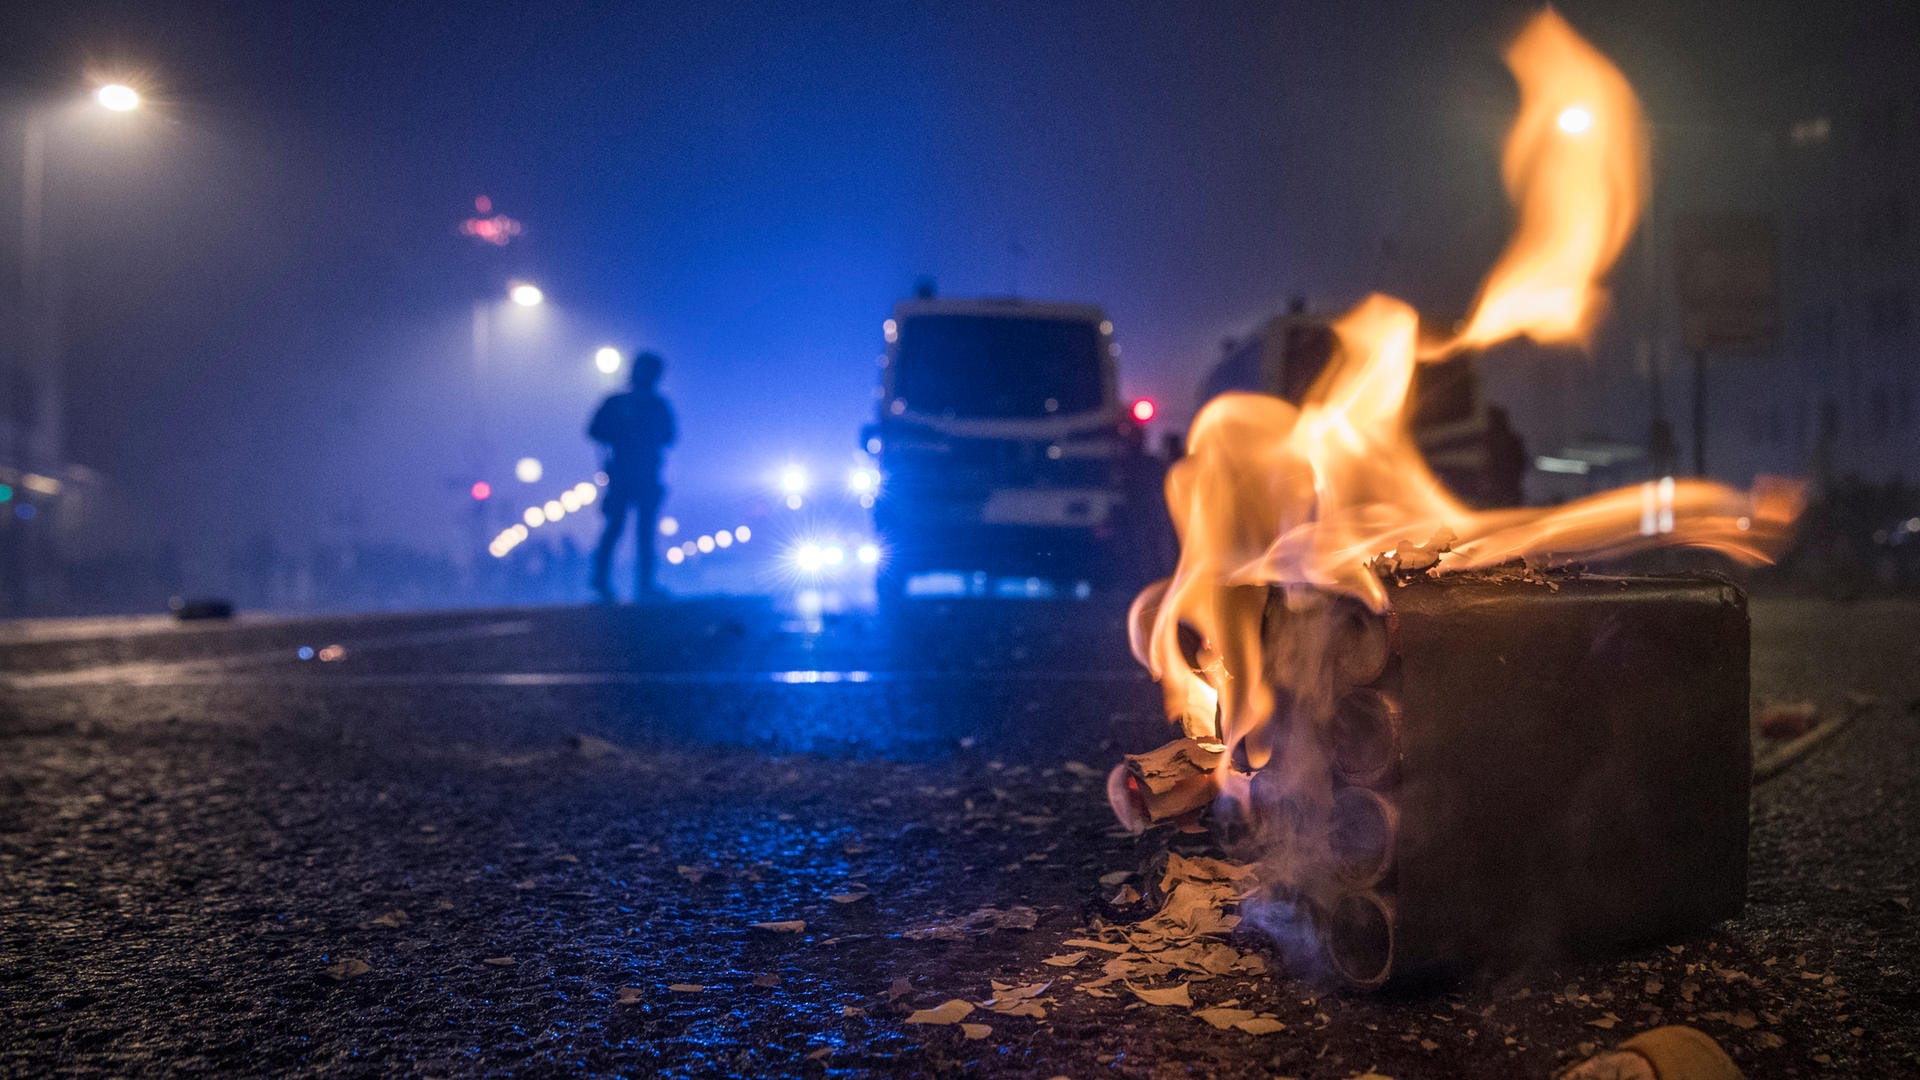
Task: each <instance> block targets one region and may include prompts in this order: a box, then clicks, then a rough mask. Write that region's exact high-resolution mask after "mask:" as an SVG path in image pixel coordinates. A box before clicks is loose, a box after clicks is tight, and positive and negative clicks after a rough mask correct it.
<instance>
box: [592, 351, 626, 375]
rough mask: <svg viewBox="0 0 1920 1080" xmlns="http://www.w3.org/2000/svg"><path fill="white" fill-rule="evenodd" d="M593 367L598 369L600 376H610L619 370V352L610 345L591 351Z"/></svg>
mask: <svg viewBox="0 0 1920 1080" xmlns="http://www.w3.org/2000/svg"><path fill="white" fill-rule="evenodd" d="M593 366H594V367H596V368H599V369H600V373H601V374H602V375H612V374H613V373H615V372H617V371H619V370H620V350H619V349H616V348H614V347H613V346H611V345H602V346H601V347H599V348H598V349H595V350H594V351H593Z"/></svg>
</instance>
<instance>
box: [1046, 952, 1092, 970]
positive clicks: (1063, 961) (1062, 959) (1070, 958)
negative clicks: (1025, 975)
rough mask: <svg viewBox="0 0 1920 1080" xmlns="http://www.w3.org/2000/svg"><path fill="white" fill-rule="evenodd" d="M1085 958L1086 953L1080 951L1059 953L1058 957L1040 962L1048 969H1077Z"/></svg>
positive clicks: (1050, 957) (1051, 957)
mask: <svg viewBox="0 0 1920 1080" xmlns="http://www.w3.org/2000/svg"><path fill="white" fill-rule="evenodd" d="M1086 958H1087V952H1086V950H1085V949H1082V950H1080V951H1079V952H1070V953H1061V954H1060V955H1059V956H1049V957H1047V958H1046V959H1045V960H1042V961H1040V962H1041V963H1043V964H1046V965H1048V966H1050V967H1063V968H1067V967H1068V968H1069V967H1079V966H1080V961H1082V960H1085V959H1086Z"/></svg>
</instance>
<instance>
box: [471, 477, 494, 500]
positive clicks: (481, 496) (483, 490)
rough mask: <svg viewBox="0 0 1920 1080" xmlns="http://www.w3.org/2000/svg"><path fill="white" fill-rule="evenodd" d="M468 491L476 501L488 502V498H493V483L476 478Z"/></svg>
mask: <svg viewBox="0 0 1920 1080" xmlns="http://www.w3.org/2000/svg"><path fill="white" fill-rule="evenodd" d="M467 491H468V493H469V494H471V495H472V496H473V501H474V502H486V501H487V500H488V499H491V498H493V485H492V484H489V483H487V482H486V481H485V480H475V481H474V482H473V486H472V487H470V488H468V489H467Z"/></svg>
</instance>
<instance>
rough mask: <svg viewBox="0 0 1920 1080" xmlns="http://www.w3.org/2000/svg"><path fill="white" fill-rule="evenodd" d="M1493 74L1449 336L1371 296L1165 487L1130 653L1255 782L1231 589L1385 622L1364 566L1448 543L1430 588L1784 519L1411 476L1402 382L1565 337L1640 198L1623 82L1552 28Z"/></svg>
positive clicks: (1706, 493)
mask: <svg viewBox="0 0 1920 1080" xmlns="http://www.w3.org/2000/svg"><path fill="white" fill-rule="evenodd" d="M1508 63H1509V66H1510V67H1511V68H1512V69H1513V71H1514V74H1515V76H1516V78H1517V79H1518V81H1519V84H1520V90H1521V110H1520V116H1519V119H1518V121H1517V122H1516V124H1515V126H1514V129H1513V131H1512V134H1511V136H1510V138H1509V141H1508V144H1507V149H1506V156H1505V169H1504V172H1505V179H1506V185H1507V188H1508V191H1509V194H1510V196H1511V197H1512V199H1513V201H1514V202H1515V204H1516V207H1517V212H1518V213H1517V216H1518V223H1517V225H1518V227H1517V230H1516V233H1515V235H1514V237H1513V240H1512V242H1511V243H1510V244H1509V246H1508V247H1507V249H1506V251H1505V253H1504V254H1503V255H1502V256H1501V258H1500V260H1499V262H1498V263H1497V265H1496V266H1495V267H1494V269H1493V271H1492V272H1491V273H1490V274H1489V276H1488V278H1487V281H1486V283H1485V285H1484V287H1483V289H1482V292H1481V295H1480V298H1479V301H1478V303H1477V304H1476V306H1475V309H1474V312H1473V314H1472V316H1471V317H1470V318H1469V319H1468V321H1467V323H1466V326H1465V329H1464V330H1463V331H1461V332H1460V333H1459V334H1458V336H1457V337H1455V338H1453V339H1452V340H1450V341H1446V342H1443V343H1440V344H1430V345H1428V346H1427V347H1426V348H1425V349H1422V347H1421V343H1420V339H1419V319H1418V316H1417V315H1416V314H1415V312H1414V311H1413V309H1412V308H1410V307H1408V306H1407V305H1406V304H1404V303H1401V302H1400V301H1398V300H1395V299H1393V298H1391V297H1386V296H1378V295H1376V296H1372V297H1369V298H1368V299H1367V300H1365V301H1364V302H1362V303H1361V304H1360V305H1359V306H1358V307H1357V308H1355V309H1354V310H1353V311H1351V312H1349V313H1348V314H1347V315H1345V316H1343V317H1342V318H1341V319H1339V320H1338V321H1337V322H1336V323H1335V324H1334V326H1333V330H1334V334H1335V338H1336V341H1337V349H1336V352H1335V356H1334V358H1333V360H1332V361H1331V362H1330V363H1329V364H1328V365H1327V368H1326V370H1325V371H1324V372H1323V373H1322V374H1321V376H1320V377H1319V379H1318V381H1317V382H1316V383H1315V384H1314V386H1313V387H1312V388H1311V389H1310V390H1309V391H1308V393H1307V394H1306V396H1305V399H1304V400H1303V401H1302V403H1301V404H1300V406H1299V407H1297V408H1296V407H1295V406H1294V405H1292V404H1289V403H1288V402H1286V401H1282V400H1280V399H1278V398H1274V397H1268V396H1265V395H1259V394H1229V395H1224V396H1222V397H1219V398H1216V399H1214V400H1213V401H1212V402H1210V403H1209V404H1208V405H1207V406H1206V408H1205V409H1203V410H1202V411H1201V413H1200V415H1199V416H1198V417H1197V418H1196V419H1195V421H1194V424H1193V429H1192V432H1191V433H1190V435H1189V438H1188V453H1187V456H1186V457H1185V458H1184V459H1183V460H1182V461H1180V462H1179V463H1178V464H1177V465H1175V466H1174V468H1173V469H1172V470H1171V472H1170V473H1169V474H1168V476H1167V482H1166V496H1167V506H1168V509H1169V511H1170V513H1171V514H1172V516H1173V520H1174V525H1175V528H1176V531H1177V533H1178V535H1179V539H1180V560H1179V563H1178V565H1177V567H1176V569H1175V571H1174V574H1173V576H1172V578H1170V579H1169V580H1167V581H1164V582H1161V583H1159V584H1157V585H1155V586H1153V587H1151V588H1149V589H1148V590H1147V591H1146V592H1143V593H1142V594H1141V595H1140V597H1139V599H1137V600H1136V601H1135V603H1134V609H1133V612H1132V626H1131V630H1132V643H1133V646H1134V652H1135V655H1136V656H1138V657H1139V658H1140V660H1141V662H1142V663H1144V664H1145V665H1146V666H1147V667H1148V669H1149V670H1150V671H1151V672H1152V673H1153V675H1154V677H1155V678H1156V679H1158V680H1159V681H1160V683H1161V686H1162V688H1163V690H1164V692H1165V695H1166V705H1167V712H1168V715H1169V716H1170V717H1172V718H1173V719H1175V720H1177V721H1178V722H1180V723H1181V724H1182V726H1183V727H1184V728H1185V731H1186V734H1187V735H1188V736H1190V737H1193V738H1197V739H1201V740H1206V741H1215V742H1225V743H1228V744H1230V745H1241V746H1242V747H1243V749H1244V751H1245V753H1244V758H1245V760H1246V761H1247V763H1248V764H1250V765H1252V766H1253V767H1255V768H1259V767H1260V766H1262V765H1263V764H1265V762H1266V760H1267V758H1268V756H1269V755H1270V753H1271V750H1270V748H1269V747H1268V745H1267V733H1266V730H1265V729H1266V726H1267V723H1268V720H1269V718H1270V716H1271V714H1272V711H1273V707H1274V703H1273V700H1272V694H1271V691H1270V690H1269V689H1268V687H1267V680H1266V679H1265V678H1263V677H1260V674H1259V673H1261V672H1263V671H1264V667H1263V663H1264V662H1266V658H1263V657H1262V656H1260V655H1259V649H1260V647H1261V634H1260V617H1261V611H1260V607H1259V603H1258V602H1257V601H1255V600H1251V599H1249V598H1248V597H1247V596H1246V594H1245V591H1244V590H1241V591H1236V590H1234V589H1232V588H1231V586H1235V585H1255V584H1257V585H1280V586H1291V585H1307V586H1314V587H1318V588H1321V589H1326V590H1331V591H1335V592H1341V593H1346V594H1349V595H1352V596H1355V597H1358V598H1360V599H1362V600H1363V601H1365V602H1366V603H1367V604H1369V605H1370V606H1372V607H1373V608H1374V609H1376V610H1382V609H1385V608H1386V607H1387V604H1388V599H1387V592H1386V587H1385V585H1384V584H1383V582H1382V580H1381V578H1380V576H1379V575H1378V574H1376V573H1375V571H1374V567H1373V561H1374V560H1375V559H1377V558H1379V557H1381V556H1383V555H1386V556H1392V555H1393V554H1394V553H1396V552H1397V551H1401V550H1404V549H1406V548H1408V547H1410V546H1415V545H1428V546H1429V548H1430V549H1437V548H1442V547H1445V544H1433V543H1432V541H1433V540H1434V539H1435V538H1439V539H1441V540H1443V541H1445V540H1450V542H1451V550H1450V552H1449V554H1447V555H1446V556H1445V558H1444V559H1443V561H1442V564H1441V566H1440V569H1441V570H1443V571H1446V570H1465V569H1474V568H1481V567H1488V566H1493V565H1496V564H1499V563H1502V562H1506V561H1508V560H1511V559H1513V558H1515V557H1518V556H1525V555H1536V556H1539V555H1553V556H1564V557H1576V558H1577V557H1586V558H1596V557H1608V556H1615V555H1621V554H1625V553H1628V552H1631V551H1634V550H1638V549H1643V548H1647V547H1653V546H1664V545H1674V544H1680V545H1693V546H1704V547H1709V548H1713V549H1715V550H1718V551H1721V552H1724V553H1726V554H1728V555H1730V556H1732V557H1734V558H1736V559H1740V560H1743V561H1747V562H1761V561H1765V560H1766V558H1767V553H1768V551H1769V550H1771V549H1772V548H1774V547H1775V546H1776V545H1777V544H1778V543H1779V542H1780V541H1781V540H1782V539H1783V538H1784V536H1785V533H1786V530H1787V528H1788V526H1789V525H1790V524H1791V522H1792V519H1793V517H1794V516H1795V514H1797V512H1798V502H1797V498H1798V494H1797V489H1796V488H1794V487H1792V486H1791V485H1788V486H1784V487H1777V488H1775V489H1773V490H1768V491H1764V492H1759V493H1756V494H1748V493H1743V492H1738V491H1734V490H1732V489H1729V488H1726V487H1723V486H1720V485H1717V484H1713V483H1709V482H1706V481H1701V480H1680V481H1677V482H1676V481H1671V480H1663V481H1661V482H1659V485H1658V486H1657V490H1656V489H1653V488H1649V490H1647V491H1642V490H1641V489H1639V488H1632V489H1624V490H1620V491H1615V492H1611V493H1607V494H1602V495H1596V496H1593V497H1590V498H1586V499H1582V500H1580V501H1577V502H1574V503H1570V504H1568V505H1565V506H1561V507H1556V508H1550V509H1542V508H1523V509H1509V510H1493V511H1474V510H1471V509H1469V508H1468V507H1467V506H1465V505H1464V504H1463V503H1462V502H1460V500H1459V499H1457V498H1456V497H1455V496H1454V495H1453V494H1452V493H1451V492H1449V491H1448V490H1447V489H1446V488H1445V487H1444V486H1443V485H1442V484H1441V483H1440V482H1439V480H1438V479H1437V478H1435V476H1434V475H1433V473H1432V471H1431V470H1430V469H1429V468H1428V467H1427V464H1426V462H1425V460H1424V459H1423V458H1422V457H1421V455H1420V452H1419V449H1418V448H1417V446H1416V444H1415V442H1414V439H1413V437H1412V434H1411V432H1410V431H1409V426H1408V417H1407V403H1408V394H1409V390H1410V387H1411V385H1412V381H1413V376H1414V369H1415V366H1416V365H1417V364H1418V363H1419V362H1420V361H1421V360H1422V359H1439V358H1443V357H1445V356H1447V355H1449V354H1451V353H1453V352H1456V351H1458V350H1460V349H1464V348H1480V347H1484V346H1487V345H1491V344H1493V343H1495V342H1498V341H1501V340H1505V339H1507V338H1510V337H1514V336H1518V335H1526V336H1528V337H1531V338H1533V339H1535V340H1537V341H1541V342H1579V341H1583V340H1584V339H1585V336H1586V334H1587V333H1588V331H1589V330H1590V329H1591V327H1592V323H1593V321H1594V319H1595V317H1596V313H1597V312H1598V310H1599V309H1600V307H1601V306H1602V302H1603V298H1604V293H1603V291H1602V289H1601V287H1600V282H1601V280H1602V278H1603V277H1604V276H1605V274H1606V272H1607V271H1608V269H1609V268H1610V267H1611V265H1612V263H1613V260H1614V259H1615V258H1616V257H1617V256H1618V255H1619V253H1620V250H1621V248H1622V246H1623V245H1624V244H1625V243H1626V240H1627V238H1628V236H1630V235H1631V233H1632V231H1633V227H1634V224H1635V221H1636V219H1637V217H1638V214H1639V211H1640V208H1641V206H1642V203H1643V200H1644V192H1645V187H1646V183H1645V180H1646V175H1647V143H1646V137H1645V128H1644V125H1643V122H1642V119H1641V114H1640V108H1639V104H1638V102H1637V101H1636V100H1635V97H1634V95H1633V91H1632V90H1631V88H1630V87H1629V86H1628V85H1627V83H1626V80H1625V79H1624V78H1623V77H1622V76H1621V75H1620V73H1619V71H1618V70H1616V69H1615V68H1614V67H1613V66H1612V65H1611V64H1609V63H1608V62H1607V60H1606V59H1605V58H1604V57H1602V56H1601V55H1600V54H1599V53H1598V52H1597V51H1595V50H1594V49H1593V47H1592V46H1590V45H1588V44H1587V43H1586V42H1585V41H1584V40H1582V39H1581V38H1580V37H1579V35H1578V34H1576V33H1575V32H1574V31H1573V30H1572V28H1571V27H1569V26H1568V25H1567V23H1566V22H1565V21H1564V20H1563V19H1561V18H1560V17H1559V16H1558V15H1556V14H1554V13H1552V12H1551V11H1548V12H1543V13H1542V14H1540V15H1538V16H1536V17H1535V18H1534V19H1533V20H1532V21H1531V22H1530V23H1529V24H1528V26H1527V27H1526V29H1525V30H1524V31H1523V32H1522V33H1521V34H1520V36H1519V38H1518V39H1516V40H1515V42H1514V44H1513V46H1512V47H1511V49H1510V50H1509V52H1508ZM1650 500H1651V503H1650ZM1650 505H1651V506H1653V508H1654V512H1653V513H1652V514H1651V516H1650V515H1649V506H1650ZM1183 625H1185V626H1188V627H1190V628H1192V630H1193V631H1196V632H1197V633H1198V637H1199V638H1200V640H1201V642H1202V644H1201V647H1200V649H1199V650H1198V653H1197V654H1196V655H1188V654H1186V653H1183V652H1182V650H1181V645H1180V628H1181V626H1183ZM1230 758H1231V755H1229V756H1228V757H1227V758H1223V759H1222V766H1221V767H1222V769H1223V770H1226V769H1228V768H1229V765H1228V761H1229V760H1230ZM1223 779H1225V777H1223Z"/></svg>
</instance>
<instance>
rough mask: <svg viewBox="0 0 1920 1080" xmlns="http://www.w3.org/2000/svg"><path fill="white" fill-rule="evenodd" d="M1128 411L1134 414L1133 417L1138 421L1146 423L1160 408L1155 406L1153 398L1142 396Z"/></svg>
mask: <svg viewBox="0 0 1920 1080" xmlns="http://www.w3.org/2000/svg"><path fill="white" fill-rule="evenodd" d="M1128 411H1129V412H1131V413H1132V414H1133V418H1134V420H1135V421H1136V422H1138V423H1142V424H1144V423H1146V422H1147V421H1149V420H1151V419H1153V414H1154V413H1155V412H1158V411H1159V410H1158V409H1156V408H1155V407H1154V404H1153V402H1152V400H1151V399H1148V398H1141V399H1140V400H1138V401H1136V402H1134V403H1133V408H1132V409H1130V410H1128Z"/></svg>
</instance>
